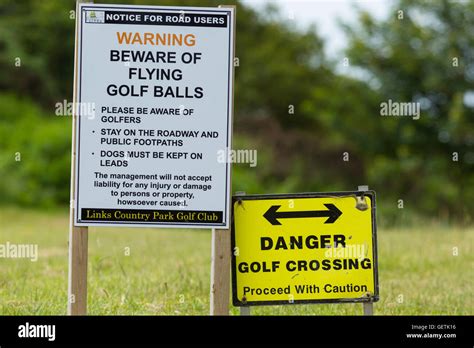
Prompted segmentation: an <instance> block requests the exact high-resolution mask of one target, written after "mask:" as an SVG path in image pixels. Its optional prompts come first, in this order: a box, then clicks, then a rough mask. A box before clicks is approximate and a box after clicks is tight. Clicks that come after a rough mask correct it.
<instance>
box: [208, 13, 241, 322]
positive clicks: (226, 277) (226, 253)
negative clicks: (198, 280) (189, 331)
mask: <svg viewBox="0 0 474 348" xmlns="http://www.w3.org/2000/svg"><path fill="white" fill-rule="evenodd" d="M219 7H220V8H233V9H234V17H233V23H231V25H232V26H233V30H232V32H233V37H232V40H233V45H234V50H233V51H234V56H235V10H236V6H235V5H219ZM233 84H234V57H232V85H233ZM232 105H234V96H233V95H232ZM231 119H233V112H232V115H231ZM230 146H231V148H232V144H230ZM230 165H231V166H232V164H230ZM230 187H231V192H232V174H231V180H230ZM228 202H229V206H231V204H232V197H228ZM229 219H230V217H229ZM230 256H231V243H230V229H214V228H213V229H212V246H211V294H210V314H211V315H229V297H230Z"/></svg>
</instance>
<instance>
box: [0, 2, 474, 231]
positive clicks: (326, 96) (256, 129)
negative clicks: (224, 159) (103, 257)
mask: <svg viewBox="0 0 474 348" xmlns="http://www.w3.org/2000/svg"><path fill="white" fill-rule="evenodd" d="M101 2H104V3H106V2H110V1H101ZM127 3H137V4H138V3H139V4H159V5H186V6H217V5H219V4H220V3H226V4H230V3H234V2H233V1H225V2H222V1H221V2H218V1H197V0H196V1H176V0H173V1H168V0H166V1H165V0H160V1H131V0H127ZM236 4H237V7H238V9H237V51H236V55H237V57H238V66H237V67H236V86H235V98H236V101H235V107H236V109H235V117H234V130H235V133H234V134H235V137H234V148H235V149H257V150H258V165H257V166H256V167H254V168H252V167H250V166H249V165H248V164H235V165H234V174H233V175H234V176H233V191H234V192H235V191H246V192H247V193H279V192H306V191H344V190H354V189H357V186H358V185H362V184H366V185H369V187H370V188H371V189H373V190H375V191H376V192H377V196H378V204H379V211H378V219H379V223H381V224H383V225H386V226H394V225H405V224H413V223H414V222H416V223H419V222H420V221H427V220H433V221H437V222H441V223H443V224H444V223H446V224H452V223H454V224H459V225H464V226H465V225H470V224H472V217H473V215H472V214H473V212H474V35H472V34H473V33H474V2H472V1H468V2H451V1H392V2H388V3H387V6H391V7H393V11H391V12H390V13H391V15H390V16H389V17H388V18H387V19H384V20H377V19H375V18H373V17H372V16H371V15H370V14H369V13H368V12H364V11H362V10H361V11H358V12H357V13H356V14H355V17H357V20H356V21H355V22H354V23H352V24H351V25H347V24H341V25H342V26H344V30H345V33H346V35H347V38H348V46H347V50H346V52H345V56H344V57H339V58H340V59H339V58H334V57H329V56H328V55H327V53H326V51H325V42H324V40H323V39H322V38H321V36H319V35H318V33H317V30H316V29H315V28H314V27H311V28H309V29H304V30H301V29H299V30H297V29H295V28H294V26H292V25H291V23H290V22H289V20H288V19H287V18H285V16H283V15H282V13H280V12H279V11H278V9H277V8H276V7H275V6H268V7H266V9H265V11H264V12H257V11H256V10H255V9H253V8H251V7H249V6H244V5H243V4H241V3H238V2H237V3H236ZM399 8H403V10H404V13H403V19H402V20H401V19H399V18H398V16H397V9H399ZM74 9H75V1H73V0H67V1H66V0H50V1H37V0H24V1H15V0H0V204H2V205H8V206H11V205H17V206H22V207H26V206H30V207H40V208H45V209H49V208H54V207H57V206H67V205H68V203H69V187H70V182H69V180H70V148H71V118H70V117H65V116H56V114H55V110H56V104H57V103H63V101H64V100H67V101H68V102H69V101H72V88H73V81H72V79H73V65H74V24H75V20H74V12H73V11H74ZM344 58H347V59H346V60H344ZM344 63H349V66H344ZM346 65H347V64H346ZM388 99H391V100H392V101H398V102H419V103H420V105H421V117H420V119H418V120H413V119H412V118H411V117H382V116H380V104H381V103H382V102H386V101H387V100H388ZM345 159H346V160H345ZM347 159H348V160H347ZM402 208H403V209H402Z"/></svg>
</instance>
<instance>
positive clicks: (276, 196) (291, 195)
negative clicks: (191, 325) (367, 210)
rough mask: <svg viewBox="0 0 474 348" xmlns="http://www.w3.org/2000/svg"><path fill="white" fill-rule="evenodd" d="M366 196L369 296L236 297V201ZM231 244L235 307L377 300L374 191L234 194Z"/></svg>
mask: <svg viewBox="0 0 474 348" xmlns="http://www.w3.org/2000/svg"><path fill="white" fill-rule="evenodd" d="M354 195H355V196H356V197H368V198H369V199H370V201H371V206H372V209H371V217H372V254H373V261H374V262H373V270H374V288H375V293H374V295H373V296H370V297H357V298H344V299H320V300H294V301H293V302H289V301H248V302H245V303H244V302H242V301H241V300H239V298H238V297H237V264H236V261H237V260H236V256H235V254H234V250H235V247H236V245H235V221H234V206H235V204H236V203H238V202H240V201H245V200H266V199H292V198H325V197H334V196H336V197H345V196H354ZM231 245H232V250H231V252H232V262H231V263H232V265H231V269H232V304H233V305H234V306H235V307H249V306H265V305H294V304H309V303H370V302H377V301H378V300H379V299H380V297H379V275H378V273H379V270H378V251H377V222H376V202H375V191H373V190H368V191H338V192H305V193H288V194H287V193H284V194H254V195H246V194H242V195H240V194H236V195H233V196H232V207H231Z"/></svg>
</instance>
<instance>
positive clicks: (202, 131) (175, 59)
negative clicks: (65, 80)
mask: <svg viewBox="0 0 474 348" xmlns="http://www.w3.org/2000/svg"><path fill="white" fill-rule="evenodd" d="M233 16H234V12H233V9H232V8H192V7H157V6H130V5H123V6H122V5H100V4H87V3H84V4H79V13H78V18H77V20H78V25H77V31H78V32H77V35H76V40H77V41H76V48H77V49H76V84H75V96H76V97H75V104H74V105H75V106H76V115H77V117H76V118H75V122H76V123H75V149H76V162H75V197H76V200H75V202H74V204H75V225H78V226H90V225H98V226H103V225H124V226H145V227H149V226H150V225H155V226H160V227H186V228H193V227H194V228H208V227H228V222H229V204H230V202H229V197H230V163H228V161H222V160H219V156H218V154H219V153H222V151H228V150H229V148H230V146H231V135H232V129H231V128H232V125H231V120H232V109H233V105H232V95H233V86H232V83H233V81H232V80H233V57H234V52H233V46H234V42H233V41H234V39H233V38H234V29H233ZM221 157H222V156H221Z"/></svg>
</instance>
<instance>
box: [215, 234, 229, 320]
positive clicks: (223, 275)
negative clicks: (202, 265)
mask: <svg viewBox="0 0 474 348" xmlns="http://www.w3.org/2000/svg"><path fill="white" fill-rule="evenodd" d="M230 249H231V246H230V230H227V229H226V230H221V229H212V252H211V298H210V302H211V306H210V308H211V315H229V294H230Z"/></svg>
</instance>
